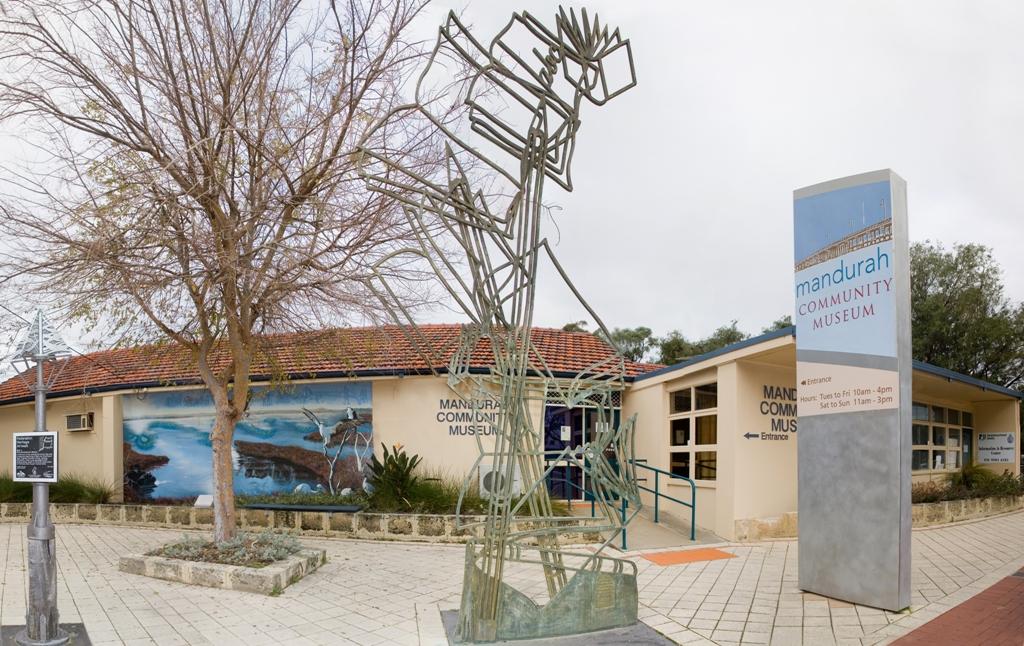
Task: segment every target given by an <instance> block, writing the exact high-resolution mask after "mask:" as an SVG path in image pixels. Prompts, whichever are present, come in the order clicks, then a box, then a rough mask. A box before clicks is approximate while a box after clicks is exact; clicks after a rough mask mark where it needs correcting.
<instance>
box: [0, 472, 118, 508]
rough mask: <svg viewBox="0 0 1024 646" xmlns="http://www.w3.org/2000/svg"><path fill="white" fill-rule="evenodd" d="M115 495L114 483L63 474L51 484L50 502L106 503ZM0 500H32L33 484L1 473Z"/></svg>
mask: <svg viewBox="0 0 1024 646" xmlns="http://www.w3.org/2000/svg"><path fill="white" fill-rule="evenodd" d="M113 495H114V487H113V486H112V485H110V484H107V483H103V482H100V481H99V480H92V479H87V478H81V477H79V476H76V475H74V474H68V475H64V476H61V477H60V479H59V480H58V481H57V482H55V483H53V484H51V485H50V502H58V503H87V504H105V503H108V502H110V499H111V498H112V497H113ZM0 502H32V485H31V484H30V483H28V482H15V481H14V480H13V479H12V478H11V475H10V473H7V472H4V473H0Z"/></svg>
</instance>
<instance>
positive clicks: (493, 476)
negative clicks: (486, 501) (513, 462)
mask: <svg viewBox="0 0 1024 646" xmlns="http://www.w3.org/2000/svg"><path fill="white" fill-rule="evenodd" d="M503 477H504V476H503V475H502V474H500V473H498V472H497V471H495V470H494V465H492V464H481V465H480V495H481V496H482V497H484V498H490V497H491V493H492V492H494V491H497V490H498V488H499V486H500V485H501V479H502V478H503ZM510 493H511V494H512V495H513V496H518V495H520V494H521V493H523V478H522V476H521V475H520V473H519V467H518V466H516V469H515V475H514V478H513V481H512V491H511V492H510Z"/></svg>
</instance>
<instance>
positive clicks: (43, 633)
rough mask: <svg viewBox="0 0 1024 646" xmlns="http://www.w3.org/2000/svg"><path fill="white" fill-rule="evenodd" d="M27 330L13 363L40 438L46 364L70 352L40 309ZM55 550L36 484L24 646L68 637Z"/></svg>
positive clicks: (45, 500)
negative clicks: (59, 599)
mask: <svg viewBox="0 0 1024 646" xmlns="http://www.w3.org/2000/svg"><path fill="white" fill-rule="evenodd" d="M25 328H26V329H25V331H24V332H23V334H22V336H21V338H20V340H19V342H18V343H17V344H16V346H15V349H14V356H13V357H12V359H11V363H12V364H14V366H15V368H17V369H18V373H19V377H21V379H22V380H23V381H24V382H25V383H26V385H28V387H29V390H31V391H32V393H33V394H34V395H35V413H36V428H35V430H36V432H37V433H42V432H45V431H46V393H47V391H49V390H50V388H51V387H52V386H53V384H54V382H55V381H56V379H57V376H58V374H59V373H60V369H61V368H63V366H61V368H55V369H53V370H50V374H49V375H47V374H46V370H45V369H44V366H45V364H46V362H48V361H54V360H56V359H58V358H60V357H66V356H68V355H69V354H70V353H71V348H70V347H68V345H67V344H66V343H64V340H63V339H62V338H61V337H60V334H59V333H58V332H57V330H56V329H55V328H54V327H53V326H52V325H51V324H50V322H49V321H48V320H47V319H46V316H45V315H44V314H43V311H42V310H37V311H36V314H35V317H34V320H33V321H30V322H29V323H28V325H26V326H25ZM33 367H34V368H35V371H34V372H35V374H34V375H33V374H32V372H33V371H32V370H31V368H33ZM54 450H57V449H56V447H55V449H54ZM56 548H57V542H56V538H55V531H54V528H53V522H52V521H51V520H50V485H49V484H48V483H45V482H35V483H33V484H32V522H31V523H29V526H28V609H27V610H26V612H25V630H23V631H21V632H19V633H18V635H17V636H16V637H15V640H16V641H17V642H18V644H22V645H23V646H59V645H61V644H66V643H68V634H67V633H66V632H65V631H64V630H63V629H61V627H60V622H59V617H58V614H57V549H56Z"/></svg>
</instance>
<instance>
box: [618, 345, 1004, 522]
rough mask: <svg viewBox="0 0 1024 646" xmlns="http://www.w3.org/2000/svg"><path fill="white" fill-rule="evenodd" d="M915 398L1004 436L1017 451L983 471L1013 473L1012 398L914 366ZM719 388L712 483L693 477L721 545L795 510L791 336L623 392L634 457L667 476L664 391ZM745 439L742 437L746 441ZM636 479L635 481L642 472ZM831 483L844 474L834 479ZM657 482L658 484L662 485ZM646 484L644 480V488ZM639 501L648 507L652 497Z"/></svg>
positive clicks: (918, 475) (678, 490)
mask: <svg viewBox="0 0 1024 646" xmlns="http://www.w3.org/2000/svg"><path fill="white" fill-rule="evenodd" d="M913 379H914V381H913V395H912V397H913V400H914V401H919V402H921V403H926V404H928V405H929V406H941V407H944V408H954V409H957V410H960V411H967V412H971V413H972V414H973V415H974V433H975V449H974V451H975V454H974V455H975V457H976V456H977V434H978V433H991V432H1000V433H1003V432H1010V433H1013V434H1014V437H1015V443H1016V446H1017V447H1018V450H1017V455H1016V457H1015V458H1014V460H1013V461H1012V463H1011V464H1002V465H988V466H986V468H988V469H989V470H991V471H994V472H996V473H1002V472H1003V471H1004V470H1006V471H1009V472H1010V473H1013V474H1019V473H1020V459H1019V457H1020V450H1019V447H1020V431H1021V429H1020V422H1019V406H1020V403H1019V401H1018V400H1016V399H1014V398H1012V397H1010V396H1008V395H1005V394H1001V393H998V392H995V391H993V390H989V389H985V388H982V387H979V386H975V385H971V384H966V383H962V382H958V381H955V380H954V379H952V378H943V377H940V376H936V375H934V374H931V373H929V372H925V371H923V370H915V371H914V377H913ZM712 382H716V383H717V384H718V407H717V409H716V411H715V412H716V413H717V416H718V430H717V444H716V445H715V446H714V447H708V448H714V450H715V451H716V452H717V479H716V481H714V482H706V481H700V480H698V481H696V487H697V510H696V518H697V525H698V526H699V527H702V528H705V529H709V530H711V531H713V532H714V533H715V534H718V535H719V536H721V537H722V538H725V539H727V540H736V539H737V536H738V535H740V534H742V533H743V532H742V526H743V525H744V521H751V520H758V521H765V520H774V519H779V518H780V517H782V516H783V515H785V514H791V513H794V512H796V510H797V507H798V505H797V463H798V450H797V437H798V434H799V432H798V428H797V418H796V401H795V388H796V356H795V344H794V343H793V338H792V337H791V336H789V337H785V336H784V337H781V338H776V339H769V340H767V341H763V342H760V343H756V344H752V345H750V346H745V347H744V346H741V347H738V348H737V349H736V350H734V351H731V352H725V353H722V354H720V355H718V356H715V357H712V358H709V359H708V360H705V361H701V362H698V363H694V364H690V365H685V364H684V365H682V366H680V367H678V368H676V369H673V370H666V371H664V372H662V373H660V374H658V375H656V376H653V377H648V378H645V379H640V380H637V381H635V382H634V383H633V384H632V385H631V386H630V387H629V389H628V390H627V393H626V396H625V403H624V412H625V414H627V415H631V414H634V413H635V414H637V416H638V420H637V455H638V457H639V458H641V459H646V460H647V463H648V464H651V465H653V466H656V467H658V468H660V469H664V470H666V471H668V470H670V455H671V453H672V451H673V448H672V444H671V442H670V432H669V429H670V422H669V419H670V397H671V393H672V392H674V391H677V390H680V389H684V388H688V387H691V386H698V385H702V384H706V383H712ZM748 435H749V437H748ZM952 471H953V470H952V469H947V470H944V471H929V472H914V473H912V475H911V479H912V481H913V482H915V483H917V482H924V481H928V480H939V481H944V480H946V479H947V478H948V477H949V474H950V473H951V472H952ZM639 475H641V476H643V475H644V472H643V470H641V471H640V473H639ZM836 477H837V479H841V478H842V474H836ZM662 482H663V483H664V482H665V479H664V478H663V479H662ZM668 482H669V484H668V486H667V487H666V486H665V485H664V484H663V485H662V491H666V493H670V495H673V496H675V497H679V498H684V499H686V498H687V497H688V496H689V485H688V484H686V483H685V482H682V481H678V480H677V481H675V482H672V481H671V480H669V481H668ZM646 484H647V486H651V485H650V482H648V483H646ZM644 500H645V503H646V504H648V505H650V504H652V503H653V496H652V495H651V494H645V495H644ZM661 513H663V514H664V513H668V514H670V515H672V516H676V517H677V518H680V519H685V520H688V514H689V512H688V510H686V509H683V508H680V507H679V506H678V505H676V504H674V503H671V502H666V501H664V500H663V501H662V502H661Z"/></svg>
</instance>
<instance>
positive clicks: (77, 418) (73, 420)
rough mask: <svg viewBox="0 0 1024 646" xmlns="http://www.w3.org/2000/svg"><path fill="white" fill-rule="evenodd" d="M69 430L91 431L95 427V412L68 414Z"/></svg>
mask: <svg viewBox="0 0 1024 646" xmlns="http://www.w3.org/2000/svg"><path fill="white" fill-rule="evenodd" d="M67 422H68V431H71V432H77V431H91V430H92V427H93V414H92V413H84V414H81V415H68V416H67Z"/></svg>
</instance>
